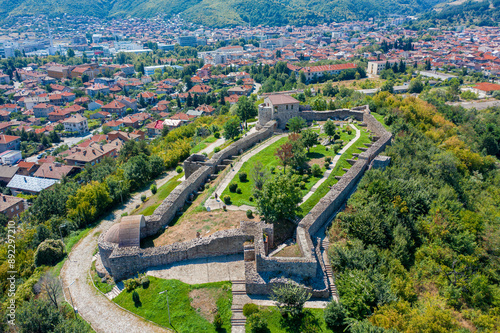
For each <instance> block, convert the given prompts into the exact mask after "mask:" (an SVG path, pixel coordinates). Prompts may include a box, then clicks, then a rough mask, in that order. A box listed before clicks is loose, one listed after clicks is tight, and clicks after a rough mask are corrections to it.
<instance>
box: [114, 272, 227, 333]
mask: <svg viewBox="0 0 500 333" xmlns="http://www.w3.org/2000/svg"><path fill="white" fill-rule="evenodd" d="M149 280H150V281H151V282H150V284H149V287H148V288H146V289H143V288H142V287H138V288H137V289H135V290H136V291H137V293H138V294H139V298H140V302H139V304H135V303H134V301H133V300H132V292H130V293H129V292H126V291H124V292H122V293H121V294H120V295H118V296H117V297H116V298H114V299H113V301H114V302H115V303H116V304H118V305H120V306H122V307H124V308H125V309H127V310H129V311H131V312H133V313H135V314H137V315H139V316H141V317H143V318H145V319H147V320H151V321H152V322H155V323H157V324H159V325H162V326H165V327H169V328H173V329H175V330H176V331H177V332H215V329H214V326H213V325H212V324H211V323H210V322H208V321H207V320H206V319H205V318H204V317H203V316H202V315H201V314H200V313H198V311H196V309H194V308H193V307H192V306H191V300H190V297H189V292H190V291H192V290H194V289H200V288H208V289H211V288H214V289H220V290H222V291H223V292H222V293H221V294H222V296H221V297H219V299H218V300H217V309H218V312H219V313H220V315H221V317H222V320H223V322H224V325H223V329H225V330H226V332H230V331H231V315H232V313H231V304H232V301H233V300H232V294H231V283H230V282H213V283H205V284H197V285H189V284H186V283H183V282H181V281H179V280H164V279H159V278H155V277H149ZM164 290H168V291H169V293H168V301H169V305H170V317H171V323H172V326H170V325H169V324H168V314H167V311H168V309H167V298H166V296H165V294H162V295H160V294H159V292H161V291H164Z"/></svg>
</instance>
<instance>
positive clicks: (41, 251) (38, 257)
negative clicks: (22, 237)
mask: <svg viewBox="0 0 500 333" xmlns="http://www.w3.org/2000/svg"><path fill="white" fill-rule="evenodd" d="M64 254H65V250H64V244H63V242H62V241H61V240H59V239H58V240H55V239H46V240H44V241H43V242H41V243H40V244H39V245H38V247H37V249H36V252H35V266H37V267H38V266H42V265H49V266H52V265H55V264H57V263H58V262H59V261H60V260H61V259H62V258H63V257H64Z"/></svg>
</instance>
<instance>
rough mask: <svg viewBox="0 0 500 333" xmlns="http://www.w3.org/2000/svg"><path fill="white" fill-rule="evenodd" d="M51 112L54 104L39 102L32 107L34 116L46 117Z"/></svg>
mask: <svg viewBox="0 0 500 333" xmlns="http://www.w3.org/2000/svg"><path fill="white" fill-rule="evenodd" d="M51 112H54V105H51V104H45V103H40V104H37V105H35V106H34V107H33V114H34V115H35V117H36V118H47V117H48V116H49V113H51Z"/></svg>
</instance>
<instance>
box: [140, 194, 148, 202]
mask: <svg viewBox="0 0 500 333" xmlns="http://www.w3.org/2000/svg"><path fill="white" fill-rule="evenodd" d="M146 199H147V197H146V195H145V194H143V195H141V201H142V202H144V201H146Z"/></svg>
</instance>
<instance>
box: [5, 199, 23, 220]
mask: <svg viewBox="0 0 500 333" xmlns="http://www.w3.org/2000/svg"><path fill="white" fill-rule="evenodd" d="M24 208H25V200H24V199H23V198H18V197H13V196H10V195H5V194H0V214H5V215H6V216H7V218H8V219H9V220H11V219H13V218H14V217H19V214H21V213H22V212H23V211H24Z"/></svg>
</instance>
